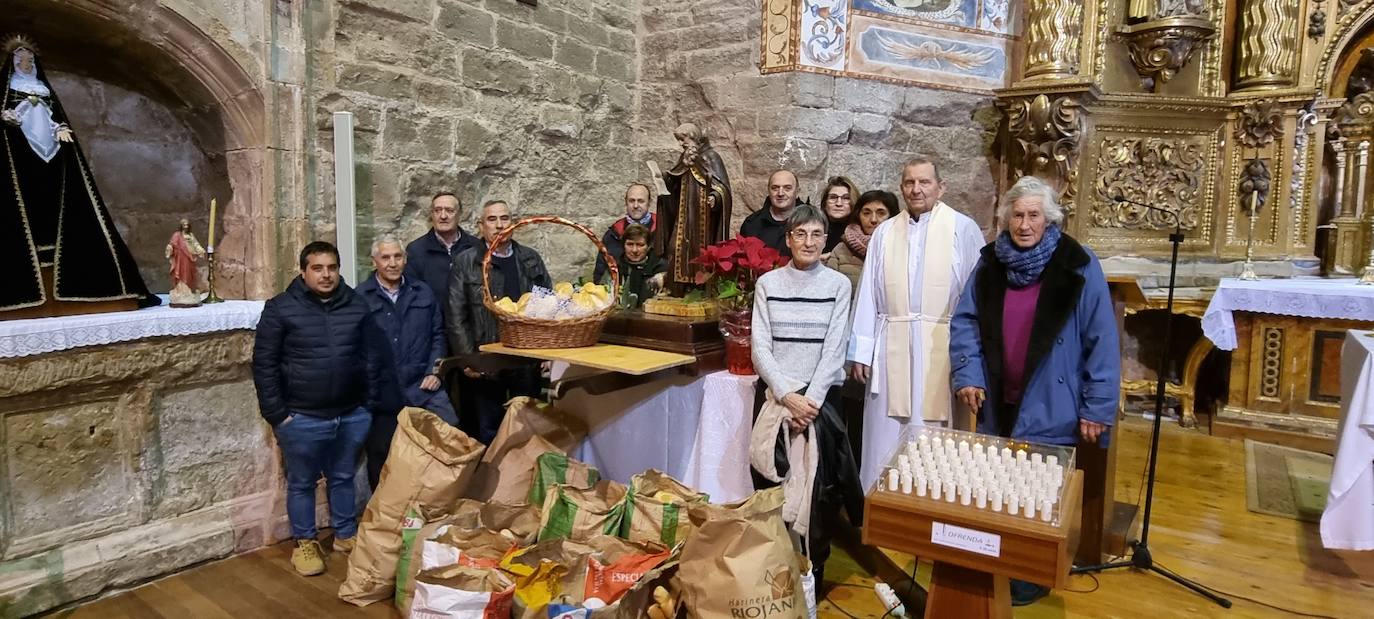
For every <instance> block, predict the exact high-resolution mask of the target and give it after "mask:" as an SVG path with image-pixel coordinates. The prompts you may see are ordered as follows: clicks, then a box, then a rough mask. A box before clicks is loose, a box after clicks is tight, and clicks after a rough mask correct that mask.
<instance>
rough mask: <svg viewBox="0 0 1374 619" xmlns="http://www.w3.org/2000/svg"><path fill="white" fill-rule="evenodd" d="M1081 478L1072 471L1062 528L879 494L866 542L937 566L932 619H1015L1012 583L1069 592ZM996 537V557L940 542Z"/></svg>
mask: <svg viewBox="0 0 1374 619" xmlns="http://www.w3.org/2000/svg"><path fill="white" fill-rule="evenodd" d="M1082 493H1083V473H1082V472H1081V471H1074V472H1073V475H1072V476H1071V477H1070V478H1069V483H1068V486H1067V487H1066V491H1065V493H1064V499H1063V501H1064V502H1063V507H1062V510H1063V511H1062V512H1061V515H1060V518H1059V525H1058V526H1055V525H1053V524H1050V523H1046V522H1041V521H1038V520H1031V519H1028V518H1022V517H1019V516H1009V515H1007V514H1004V513H994V512H989V511H984V510H979V509H975V508H970V507H965V506H961V505H959V504H957V503H945V502H943V501H938V500H932V499H929V498H925V497H917V496H914V495H904V494H899V493H893V492H883V491H880V490H874V491H872V492H870V493H869V495H868V498H867V499H865V502H864V507H865V508H864V531H863V540H864V543H865V544H870V545H874V546H881V547H883V548H889V549H892V550H897V551H901V552H906V553H910V554H912V555H915V556H917V557H920V558H921V559H924V560H930V561H933V562H934V563H935V569H934V572H933V573H932V575H931V582H930V594H929V596H928V597H927V599H926V613H925V616H926V617H927V619H946V618H949V617H959V618H961V619H984V618H987V619H992V618H1001V619H1010V618H1011V588H1010V585H1009V583H1008V579H1009V578H1015V579H1018V580H1024V581H1028V582H1033V583H1036V584H1040V585H1044V586H1047V587H1053V588H1056V589H1060V588H1064V587H1066V586H1067V585H1068V582H1069V570H1070V569H1071V568H1072V567H1073V556H1074V553H1075V551H1076V548H1077V544H1078V526H1079V524H1078V523H1079V513H1078V510H1079V504H1080V501H1081V497H1082ZM951 525H952V526H955V527H962V528H964V529H971V530H973V531H974V532H976V533H978V534H982V535H992V536H995V537H996V538H997V540H998V542H999V547H998V550H997V553H996V556H993V555H991V554H990V553H987V552H973V551H969V550H961V549H959V548H953V547H951V546H948V545H944V544H937V543H935V541H934V540H933V537H932V535H933V534H934V532H935V531H936V530H937V528H944V527H949V526H951Z"/></svg>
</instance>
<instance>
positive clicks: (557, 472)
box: [527, 451, 601, 505]
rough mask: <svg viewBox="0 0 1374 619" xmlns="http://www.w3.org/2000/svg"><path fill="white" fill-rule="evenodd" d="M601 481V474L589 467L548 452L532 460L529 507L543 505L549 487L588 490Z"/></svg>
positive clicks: (565, 455)
mask: <svg viewBox="0 0 1374 619" xmlns="http://www.w3.org/2000/svg"><path fill="white" fill-rule="evenodd" d="M598 481H601V473H600V472H598V471H597V470H596V469H595V468H592V467H591V466H590V465H588V464H586V463H584V462H579V461H577V460H574V459H572V458H569V457H568V454H565V453H562V452H558V451H549V452H544V453H542V454H539V457H538V458H535V460H534V479H533V481H531V482H530V494H529V497H527V498H528V503H529V504H530V505H543V504H544V496H545V495H546V494H548V491H549V486H552V485H554V484H567V485H570V486H573V487H575V488H590V487H592V486H595V485H596V482H598Z"/></svg>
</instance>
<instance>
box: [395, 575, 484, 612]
mask: <svg viewBox="0 0 1374 619" xmlns="http://www.w3.org/2000/svg"><path fill="white" fill-rule="evenodd" d="M493 595H499V594H497V593H490V592H481V593H479V592H476V591H462V590H460V589H452V588H449V587H445V586H442V585H432V584H428V583H424V582H417V583H415V601H414V602H413V603H411V605H410V619H483V618H484V617H486V612H487V605H488V604H490V603H491V598H492V596H493Z"/></svg>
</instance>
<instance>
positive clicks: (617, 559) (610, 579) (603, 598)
mask: <svg viewBox="0 0 1374 619" xmlns="http://www.w3.org/2000/svg"><path fill="white" fill-rule="evenodd" d="M588 545H589V546H592V547H593V548H596V550H597V552H596V554H594V555H592V556H589V557H587V576H586V581H587V585H586V588H585V593H584V595H583V596H582V597H583V600H584V601H585V600H589V599H591V598H596V599H597V600H598V601H600V602H602V603H604V604H614V603H616V602H617V601H619V600H620V598H621V597H623V596H624V595H625V593H626V592H628V591H629V590H630V588H631V587H634V586H635V583H638V582H639V580H640V579H641V578H643V577H644V575H645V574H646V573H648V572H649V570H652V569H654V568H656V567H658V566H659V565H661V564H662V563H663V562H664V561H667V560H668V557H669V556H670V555H671V554H672V551H670V550H669V549H667V548H665V547H664V546H662V545H660V544H655V543H652V542H648V543H643V544H636V543H634V542H629V541H625V540H622V539H620V538H618V537H610V536H602V537H597V538H593V539H592V540H590V541H589V542H588Z"/></svg>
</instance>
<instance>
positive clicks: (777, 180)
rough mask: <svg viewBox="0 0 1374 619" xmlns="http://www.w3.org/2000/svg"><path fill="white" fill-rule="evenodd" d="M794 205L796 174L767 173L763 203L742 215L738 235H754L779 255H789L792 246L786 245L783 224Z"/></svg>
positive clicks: (786, 171) (786, 172) (783, 172)
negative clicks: (755, 209)
mask: <svg viewBox="0 0 1374 619" xmlns="http://www.w3.org/2000/svg"><path fill="white" fill-rule="evenodd" d="M796 207H797V175H796V174H793V173H792V172H791V171H790V170H778V171H776V172H773V173H772V174H770V175H768V204H767V207H766V208H761V209H759V210H757V211H754V212H753V213H750V214H749V216H748V217H745V218H744V223H742V224H740V227H739V235H740V236H752V237H754V238H757V239H759V240H761V241H763V244H764V245H767V246H769V247H772V248H773V249H776V250H778V251H779V252H782V255H784V256H791V255H792V250H791V249H789V248H788V247H787V239H786V238H785V236H784V235H783V227H784V226H785V225H786V224H787V217H788V216H790V215H791V214H792V209H794V208H796Z"/></svg>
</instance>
